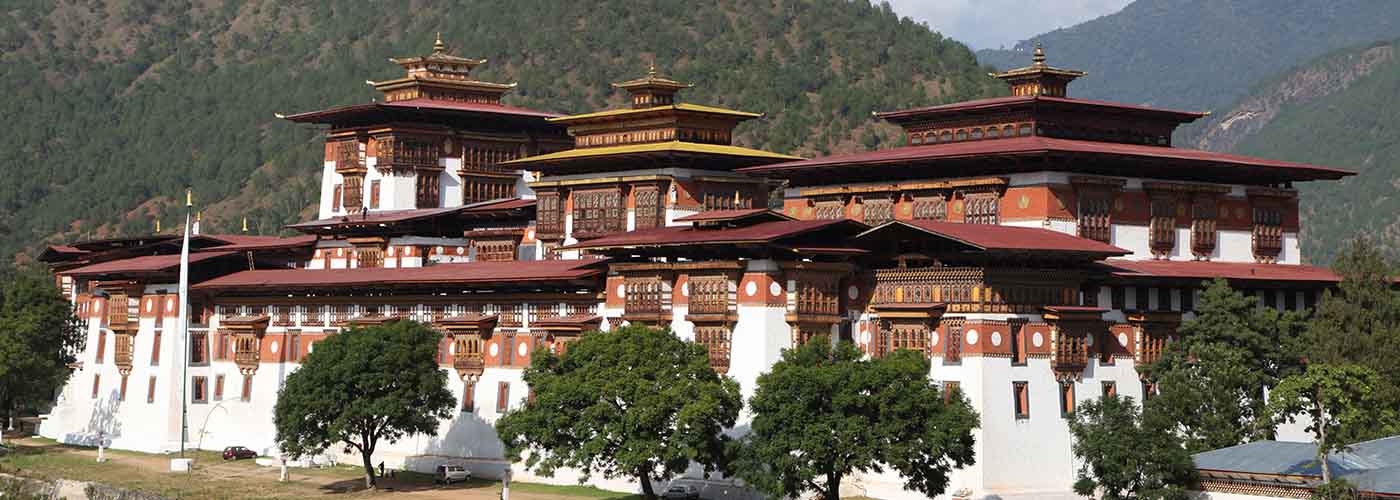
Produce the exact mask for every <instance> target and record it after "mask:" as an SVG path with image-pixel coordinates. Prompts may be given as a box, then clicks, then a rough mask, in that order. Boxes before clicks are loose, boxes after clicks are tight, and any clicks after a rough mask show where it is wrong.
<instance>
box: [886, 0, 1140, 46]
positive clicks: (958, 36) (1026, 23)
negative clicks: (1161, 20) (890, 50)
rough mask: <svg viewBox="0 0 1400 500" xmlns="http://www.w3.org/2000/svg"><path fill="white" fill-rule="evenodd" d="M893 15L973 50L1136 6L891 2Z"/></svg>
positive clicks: (1036, 0) (987, 0) (1091, 0)
mask: <svg viewBox="0 0 1400 500" xmlns="http://www.w3.org/2000/svg"><path fill="white" fill-rule="evenodd" d="M888 1H889V2H890V6H891V7H893V8H894V11H895V12H897V13H899V15H901V16H908V17H910V18H912V19H914V20H915V21H923V22H926V23H928V25H929V27H931V28H933V29H934V30H937V31H938V32H941V33H943V34H944V35H946V36H948V37H950V38H953V39H954V40H958V41H960V42H963V43H966V44H968V45H971V46H972V48H974V49H995V48H998V47H1001V46H1003V45H1005V46H1007V47H1010V46H1011V44H1013V43H1016V42H1017V41H1019V40H1024V39H1026V38H1030V37H1032V36H1035V35H1038V34H1040V33H1044V32H1047V31H1051V30H1055V29H1058V28H1068V27H1070V26H1073V25H1075V24H1079V23H1081V22H1084V21H1088V20H1090V19H1093V18H1096V17H1099V16H1103V15H1106V14H1112V13H1114V12H1118V11H1119V10H1122V9H1123V6H1125V5H1127V4H1128V3H1131V0H888Z"/></svg>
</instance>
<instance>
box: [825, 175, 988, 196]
mask: <svg viewBox="0 0 1400 500" xmlns="http://www.w3.org/2000/svg"><path fill="white" fill-rule="evenodd" d="M1009 182H1010V181H1009V180H1008V179H1007V178H1005V177H979V178H975V179H954V180H948V181H918V182H899V183H891V184H872V185H865V186H835V187H820V188H803V189H801V190H799V191H798V194H799V196H833V195H847V196H849V195H854V194H858V193H876V192H895V191H937V190H945V191H946V190H952V189H967V188H977V187H987V188H997V189H1004V188H1005V187H1006V185H1007V184H1008V183H1009Z"/></svg>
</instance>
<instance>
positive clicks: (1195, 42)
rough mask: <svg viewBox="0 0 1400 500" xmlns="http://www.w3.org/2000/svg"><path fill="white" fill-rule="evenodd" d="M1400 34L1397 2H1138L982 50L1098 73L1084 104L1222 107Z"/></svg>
mask: <svg viewBox="0 0 1400 500" xmlns="http://www.w3.org/2000/svg"><path fill="white" fill-rule="evenodd" d="M1397 36H1400V2H1397V1H1395V0H1137V1H1135V2H1133V3H1131V4H1129V5H1128V6H1127V7H1124V8H1123V10H1122V11H1120V12H1118V13H1115V14H1111V15H1107V16H1104V17H1100V18H1098V19H1094V20H1092V21H1088V22H1084V23H1081V24H1078V25H1075V26H1072V27H1069V28H1064V29H1059V30H1055V31H1051V32H1049V33H1045V34H1041V35H1037V36H1034V37H1031V38H1030V39H1028V40H1026V41H1024V42H1021V43H1019V44H1017V45H1016V46H1015V47H1013V48H1012V49H1010V50H981V51H978V53H977V55H978V58H979V60H981V61H982V63H984V64H990V65H992V66H996V67H999V68H1007V67H1018V66H1023V65H1025V64H1026V63H1029V62H1030V53H1031V49H1032V48H1034V46H1035V42H1036V41H1040V42H1042V43H1044V45H1045V48H1046V50H1047V51H1048V52H1049V55H1050V63H1052V64H1054V65H1056V66H1062V67H1070V68H1075V69H1080V70H1085V71H1088V72H1089V77H1088V78H1083V79H1081V80H1079V81H1077V82H1075V84H1074V86H1073V87H1072V88H1071V91H1072V92H1073V94H1074V95H1076V96H1079V97H1087V98H1094V99H1107V100H1114V101H1123V102H1129V103H1145V104H1150V105H1153V106H1159V107H1167V108H1178V109H1188V110H1219V108H1220V107H1222V106H1226V105H1228V104H1230V103H1231V102H1233V101H1235V100H1236V99H1239V98H1240V97H1243V96H1244V95H1245V94H1246V93H1247V92H1248V91H1249V89H1250V88H1252V87H1253V86H1254V85H1255V84H1256V83H1258V82H1259V81H1261V80H1264V79H1266V78H1270V77H1273V76H1274V75H1277V74H1278V73H1280V72H1282V71H1285V70H1287V69H1288V68H1291V67H1293V66H1294V65H1296V64H1299V63H1301V62H1303V61H1306V60H1308V59H1311V58H1313V57H1317V56H1320V55H1322V54H1325V53H1327V52H1330V51H1332V50H1335V49H1338V48H1342V47H1348V46H1352V45H1356V44H1361V43H1369V42H1372V41H1376V40H1384V39H1390V38H1394V37H1397Z"/></svg>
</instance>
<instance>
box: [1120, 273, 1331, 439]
mask: <svg viewBox="0 0 1400 500" xmlns="http://www.w3.org/2000/svg"><path fill="white" fill-rule="evenodd" d="M1304 326H1305V323H1304V316H1303V315H1302V314H1301V313H1298V312H1293V311H1290V312H1283V313H1281V312H1279V311H1277V310H1275V309H1273V308H1263V307H1259V305H1258V301H1257V300H1255V299H1253V298H1251V297H1246V296H1244V295H1242V294H1240V293H1239V292H1238V291H1235V290H1233V289H1231V288H1230V286H1229V284H1228V283H1226V282H1225V280H1219V279H1217V280H1215V281H1212V282H1210V283H1209V284H1208V286H1207V287H1206V289H1205V290H1204V291H1203V292H1202V293H1201V298H1200V301H1199V304H1198V305H1197V307H1196V317H1195V319H1193V320H1191V321H1188V322H1186V323H1184V324H1182V325H1181V328H1180V330H1179V333H1180V336H1179V337H1180V338H1179V340H1177V341H1175V342H1173V343H1172V344H1171V346H1170V348H1169V349H1168V350H1167V352H1166V353H1165V354H1164V355H1163V356H1162V358H1161V359H1159V360H1158V361H1157V362H1156V363H1154V364H1153V365H1152V366H1149V367H1148V369H1147V373H1148V376H1149V377H1150V378H1152V379H1154V380H1155V381H1156V382H1157V384H1158V387H1159V388H1160V393H1161V394H1160V395H1159V396H1158V397H1154V398H1152V399H1151V400H1150V401H1149V402H1148V406H1150V407H1151V408H1149V410H1150V411H1152V412H1156V413H1159V414H1161V415H1162V416H1163V417H1164V418H1168V419H1170V420H1172V421H1174V422H1177V423H1178V424H1179V425H1180V426H1179V430H1180V431H1181V433H1182V435H1183V438H1184V439H1185V442H1186V448H1187V449H1188V450H1189V451H1191V452H1200V451H1206V450H1213V449H1217V448H1224V447H1227V446H1234V445H1237V444H1240V443H1244V442H1248V441H1252V440H1256V439H1269V438H1271V437H1273V433H1274V427H1273V425H1272V423H1271V422H1270V421H1269V420H1268V418H1267V411H1266V408H1265V406H1266V404H1267V401H1266V400H1265V391H1266V390H1267V389H1268V388H1270V387H1273V386H1274V385H1276V384H1277V383H1278V381H1279V380H1280V379H1281V378H1283V377H1284V376H1286V375H1288V374H1291V373H1296V372H1298V371H1300V370H1301V365H1302V361H1301V358H1302V355H1301V352H1302V348H1301V346H1300V343H1299V337H1300V336H1301V332H1302V330H1303V328H1304Z"/></svg>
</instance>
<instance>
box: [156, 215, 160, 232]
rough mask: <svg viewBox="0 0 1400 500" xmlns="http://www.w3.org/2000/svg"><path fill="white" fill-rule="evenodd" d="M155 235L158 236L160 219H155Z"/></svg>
mask: <svg viewBox="0 0 1400 500" xmlns="http://www.w3.org/2000/svg"><path fill="white" fill-rule="evenodd" d="M156 234H160V218H156Z"/></svg>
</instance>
